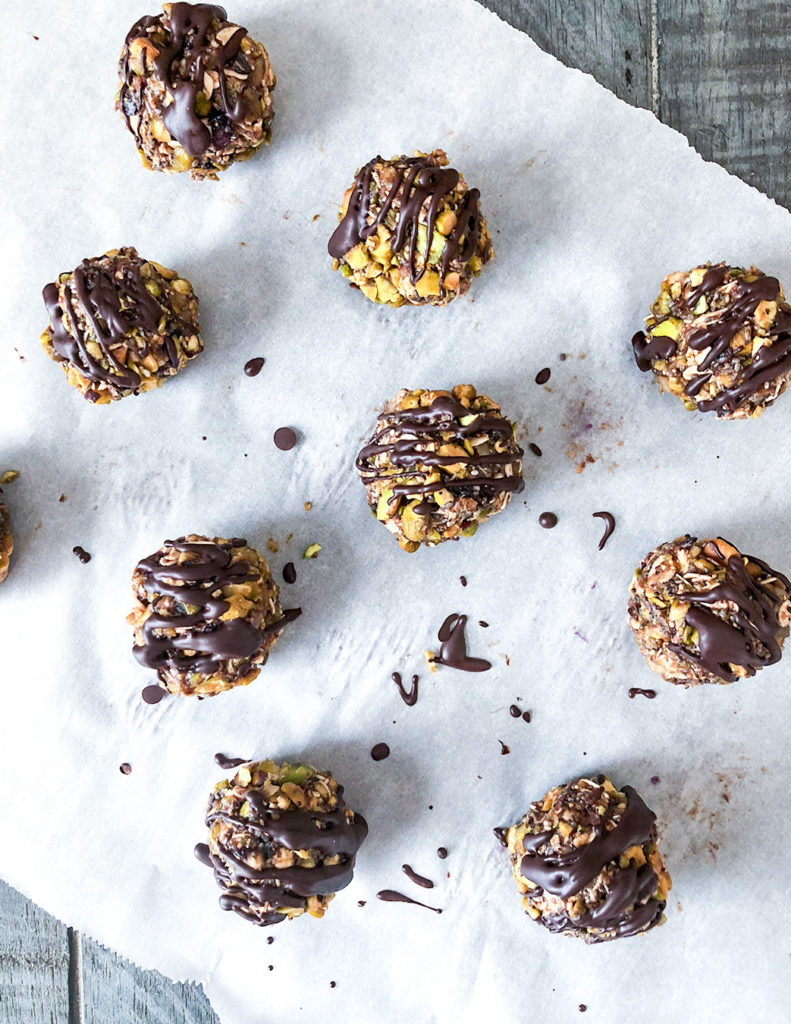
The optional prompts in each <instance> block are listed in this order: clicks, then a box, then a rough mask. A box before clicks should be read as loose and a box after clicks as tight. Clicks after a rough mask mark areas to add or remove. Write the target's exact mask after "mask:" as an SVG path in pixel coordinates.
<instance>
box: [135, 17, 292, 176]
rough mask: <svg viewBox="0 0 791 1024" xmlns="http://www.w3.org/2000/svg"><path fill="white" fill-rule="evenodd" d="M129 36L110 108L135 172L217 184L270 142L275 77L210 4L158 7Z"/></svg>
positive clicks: (265, 59) (254, 47)
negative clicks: (133, 152)
mask: <svg viewBox="0 0 791 1024" xmlns="http://www.w3.org/2000/svg"><path fill="white" fill-rule="evenodd" d="M163 12H164V13H163V14H158V15H146V16H145V17H143V18H141V19H140V20H139V21H138V22H136V23H135V24H134V25H133V26H132V28H131V29H130V31H129V34H128V35H127V37H126V42H125V43H124V48H123V50H122V52H121V63H120V68H119V70H120V75H121V87H120V90H119V93H118V98H117V100H116V107H117V109H118V110H120V111H121V114H122V115H123V118H124V120H125V121H126V126H127V128H128V129H129V131H130V132H131V133H132V135H134V137H135V143H136V144H137V149H138V152H139V153H140V157H141V159H142V161H143V165H144V166H145V167H147V168H149V169H151V170H154V171H189V172H190V174H191V175H192V177H193V178H214V179H216V178H217V172H218V171H224V170H225V169H226V167H228V166H229V164H231V163H233V162H234V160H246V159H247V158H248V157H250V156H252V155H253V153H255V151H256V150H257V149H258V148H259V147H260V146H262V145H263V144H264V143H268V142H269V140H270V139H271V136H272V129H271V126H272V119H273V118H274V116H275V115H274V112H273V109H272V92H273V91H274V88H275V73H274V71H273V70H272V65H271V64H270V63H269V55H268V54H267V52H266V50H265V49H264V47H263V46H262V45H261V44H260V43H257V42H256V41H255V40H254V39H251V37H250V36H249V35H248V34H247V29H244V28H240V27H239V26H238V25H234V24H233V23H231V22H229V21H227V20H226V16H225V11H224V10H223V8H222V7H218V6H216V5H215V4H186V3H177V4H165V5H164V6H163Z"/></svg>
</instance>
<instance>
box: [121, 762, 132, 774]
mask: <svg viewBox="0 0 791 1024" xmlns="http://www.w3.org/2000/svg"><path fill="white" fill-rule="evenodd" d="M118 771H119V772H120V773H121V774H122V775H131V774H132V766H131V764H129V762H128V761H124V763H123V764H122V765H119V767H118Z"/></svg>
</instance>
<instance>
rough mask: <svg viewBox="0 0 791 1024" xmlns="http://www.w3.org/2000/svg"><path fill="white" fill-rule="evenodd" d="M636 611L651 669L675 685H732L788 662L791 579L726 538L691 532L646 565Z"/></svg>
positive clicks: (635, 625)
mask: <svg viewBox="0 0 791 1024" xmlns="http://www.w3.org/2000/svg"><path fill="white" fill-rule="evenodd" d="M628 614H629V625H630V626H631V628H632V631H633V632H634V635H635V637H636V639H637V645H638V647H639V648H640V651H641V653H642V654H643V656H644V657H645V659H646V661H647V662H648V666H649V668H651V669H652V670H653V671H654V672H657V673H658V674H659V675H661V676H662V678H663V679H666V680H667V681H668V682H669V683H677V684H679V685H681V686H696V685H698V684H699V683H732V682H735V680H737V679H740V678H744V677H746V676H753V675H755V673H756V671H758V669H761V668H763V667H764V666H766V665H773V664H774V663H775V662H777V661H779V660H780V656H781V652H782V648H783V642H784V641H785V639H786V637H787V636H788V633H789V626H791V582H789V581H788V580H787V579H786V577H785V576H783V575H782V573H779V572H776V571H775V570H774V569H771V568H770V567H769V566H768V565H767V564H766V563H765V562H762V561H761V560H760V559H758V558H754V557H753V556H752V555H743V554H742V553H741V552H740V551H738V550H737V549H736V548H735V547H734V546H733V545H732V544H730V543H729V542H728V541H726V540H723V539H722V537H715V538H714V539H713V540H700V541H699V540H698V539H697V538H696V537H691V536H690V535H689V534H686V535H685V536H684V537H677V538H676V540H674V541H668V542H667V543H665V544H661V545H660V546H659V547H658V548H656V549H655V550H654V551H651V552H649V553H648V554H647V555H646V556H645V558H644V559H643V560H642V562H641V563H640V565H639V566H638V568H637V570H636V571H635V574H634V579H633V580H632V583H631V586H630V588H629V608H628Z"/></svg>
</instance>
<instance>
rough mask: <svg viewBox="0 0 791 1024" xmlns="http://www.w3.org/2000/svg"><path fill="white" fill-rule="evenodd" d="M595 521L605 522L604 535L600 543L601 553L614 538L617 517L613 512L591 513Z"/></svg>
mask: <svg viewBox="0 0 791 1024" xmlns="http://www.w3.org/2000/svg"><path fill="white" fill-rule="evenodd" d="M591 514H592V516H593V518H594V519H602V520H604V533H603V534H602V538H601V540H600V541H599V551H601V550H602V548H603V547H604V545H605V544H606V543H607V541H608V540H609V539H610V537H612V535H613V532H614V530H615V516H614V515H613V514H612V512H593V513H591Z"/></svg>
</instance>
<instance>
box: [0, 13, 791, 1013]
mask: <svg viewBox="0 0 791 1024" xmlns="http://www.w3.org/2000/svg"><path fill="white" fill-rule="evenodd" d="M349 2H350V3H353V2H354V0H349ZM481 2H482V3H483V4H484V5H485V6H486V7H488V8H490V9H491V10H493V11H496V12H497V13H498V14H499V15H500V16H501V17H502V18H504V19H505V20H506V21H509V22H510V23H511V24H512V25H514V26H516V27H517V28H520V29H523V30H524V31H525V32H527V33H528V34H529V35H530V36H532V38H533V39H535V40H536V42H537V43H538V44H539V45H540V46H542V47H543V48H544V49H546V50H548V51H549V52H550V53H552V54H554V55H555V56H557V57H558V58H559V59H560V60H561V61H563V62H564V63H565V64H568V65H570V66H573V67H576V68H580V69H581V70H583V71H588V72H590V73H591V74H592V75H593V76H594V77H595V78H596V79H598V81H599V82H601V83H602V84H603V85H605V86H607V88H609V89H612V90H613V92H615V93H616V94H617V95H618V96H620V97H621V99H624V100H626V101H627V102H628V103H632V104H634V105H635V106H640V107H646V108H648V109H649V110H652V111H653V112H654V113H655V114H656V116H657V117H658V118H659V119H660V120H662V121H664V122H665V123H666V124H669V125H671V126H672V127H674V128H677V129H678V130H679V131H681V132H683V133H684V134H685V135H686V136H687V137H688V138H689V140H690V142H691V143H692V145H693V146H695V148H696V149H698V150H699V152H700V153H702V155H703V156H704V157H706V158H707V159H711V160H716V161H717V162H718V163H720V164H722V165H723V166H724V167H726V168H727V169H728V170H729V171H732V172H733V173H734V174H737V175H739V177H741V178H743V179H744V180H745V181H748V182H749V183H750V184H752V185H755V186H756V187H757V188H759V189H761V190H762V191H764V192H766V193H767V194H768V195H770V196H772V197H773V198H774V199H776V200H777V201H778V202H779V203H782V204H783V205H785V206H791V161H789V159H788V157H787V153H786V146H787V142H788V140H789V138H791V83H789V81H788V80H787V78H786V74H785V68H784V66H783V65H784V62H785V64H786V65H787V64H788V58H789V54H788V50H789V46H790V45H791V4H789V3H788V2H787V0H481ZM646 159H650V154H646ZM745 258H749V253H745ZM159 1021H161V1022H163V1024H210V1022H216V1021H217V1016H216V1014H215V1013H214V1012H213V1011H212V1009H211V1007H210V1006H209V1003H208V1000H207V999H206V997H205V996H204V995H203V992H202V991H201V989H200V987H199V986H197V985H180V984H179V985H177V984H174V983H172V982H170V981H168V980H167V979H166V978H163V977H162V975H160V974H157V973H156V972H155V971H142V970H140V969H138V968H136V967H134V966H132V965H131V964H130V963H128V962H127V961H125V960H121V959H120V958H119V957H117V956H115V955H114V954H113V953H110V952H108V951H107V950H106V949H104V948H103V947H102V946H100V945H99V944H98V943H96V942H94V941H93V940H91V939H89V938H88V937H87V936H84V935H80V934H79V933H78V932H76V931H74V930H73V929H71V928H68V927H67V926H66V925H63V924H61V923H60V922H59V921H56V920H55V919H54V918H52V917H50V916H49V915H48V914H46V913H44V911H42V910H40V909H39V908H38V907H36V906H35V905H34V904H33V903H31V902H30V901H29V900H26V899H25V898H24V897H23V896H21V895H20V894H19V893H17V892H15V891H14V890H13V889H11V888H10V887H9V886H7V885H5V884H4V883H2V882H0V1022H2V1024H44V1022H46V1024H83V1022H86V1024H105V1022H106V1024H149V1022H159Z"/></svg>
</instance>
